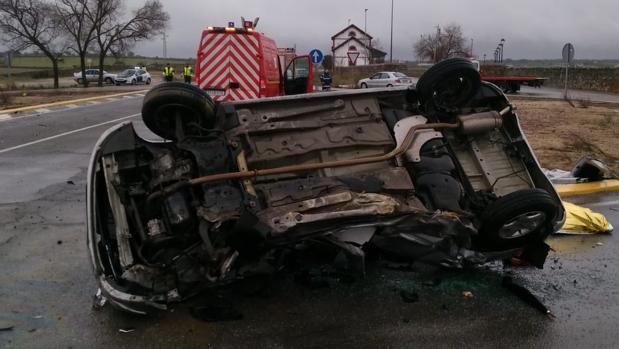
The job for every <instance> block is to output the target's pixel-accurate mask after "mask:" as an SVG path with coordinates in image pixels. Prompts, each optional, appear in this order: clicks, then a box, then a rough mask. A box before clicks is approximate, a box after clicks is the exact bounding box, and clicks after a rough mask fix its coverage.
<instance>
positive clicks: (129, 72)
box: [114, 68, 152, 85]
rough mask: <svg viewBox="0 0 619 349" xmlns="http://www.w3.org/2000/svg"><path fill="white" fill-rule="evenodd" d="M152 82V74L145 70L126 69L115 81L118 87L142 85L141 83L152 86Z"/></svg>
mask: <svg viewBox="0 0 619 349" xmlns="http://www.w3.org/2000/svg"><path fill="white" fill-rule="evenodd" d="M151 81H152V80H151V77H150V73H149V72H147V71H146V69H144V68H140V69H135V68H133V69H125V70H123V71H122V72H121V73H119V74H118V75H116V79H115V80H114V82H115V83H116V85H122V84H129V85H136V84H141V83H143V84H146V85H150V83H151Z"/></svg>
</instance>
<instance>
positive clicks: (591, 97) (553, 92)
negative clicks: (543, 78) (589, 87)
mask: <svg viewBox="0 0 619 349" xmlns="http://www.w3.org/2000/svg"><path fill="white" fill-rule="evenodd" d="M563 93H564V91H563V89H560V88H553V87H541V88H535V87H529V86H522V87H521V90H520V92H518V93H517V94H515V95H516V96H527V97H537V98H552V99H563ZM568 96H569V97H570V98H571V99H573V100H585V101H591V102H605V103H619V94H616V93H606V92H596V91H584V90H569V93H568Z"/></svg>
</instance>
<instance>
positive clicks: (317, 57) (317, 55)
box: [309, 48, 325, 64]
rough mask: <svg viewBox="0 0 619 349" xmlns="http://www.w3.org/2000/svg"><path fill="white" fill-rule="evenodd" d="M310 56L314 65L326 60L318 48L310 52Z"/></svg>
mask: <svg viewBox="0 0 619 349" xmlns="http://www.w3.org/2000/svg"><path fill="white" fill-rule="evenodd" d="M309 56H310V59H311V60H312V63H314V64H320V63H322V60H323V59H324V58H325V56H324V55H323V54H322V51H320V50H319V49H317V48H315V49H313V50H311V51H310V52H309Z"/></svg>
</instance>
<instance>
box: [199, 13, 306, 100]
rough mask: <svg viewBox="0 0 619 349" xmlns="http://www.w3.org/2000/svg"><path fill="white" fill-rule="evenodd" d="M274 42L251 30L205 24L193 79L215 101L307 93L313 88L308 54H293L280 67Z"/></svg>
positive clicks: (231, 25) (248, 25) (246, 23)
mask: <svg viewBox="0 0 619 349" xmlns="http://www.w3.org/2000/svg"><path fill="white" fill-rule="evenodd" d="M282 68H283V67H282V63H281V61H280V59H279V57H278V49H277V45H276V44H275V41H274V40H273V39H271V38H269V37H267V36H266V35H264V34H261V33H259V32H257V31H256V30H254V29H253V26H252V22H244V23H243V28H236V27H234V24H233V23H229V26H227V27H208V28H207V29H206V30H204V31H203V32H202V38H201V40H200V46H199V48H198V59H197V60H196V69H195V72H196V74H195V79H196V83H197V84H198V86H199V87H200V88H202V89H204V90H205V91H206V92H207V93H208V94H209V95H210V96H211V97H212V98H213V99H214V100H215V101H236V100H247V99H254V98H260V97H273V96H281V95H293V94H301V93H309V92H312V91H313V90H314V85H313V78H312V77H313V70H312V62H311V58H310V57H309V56H307V55H306V56H297V57H294V58H293V59H292V60H291V61H290V63H289V64H288V66H287V67H286V69H282Z"/></svg>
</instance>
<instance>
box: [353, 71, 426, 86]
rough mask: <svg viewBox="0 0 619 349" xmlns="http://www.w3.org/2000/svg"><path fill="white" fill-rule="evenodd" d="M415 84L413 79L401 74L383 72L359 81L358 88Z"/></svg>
mask: <svg viewBox="0 0 619 349" xmlns="http://www.w3.org/2000/svg"><path fill="white" fill-rule="evenodd" d="M413 82H414V81H413V79H412V78H410V77H408V76H406V75H405V74H402V73H400V72H395V71H383V72H378V73H376V74H374V75H372V76H370V77H369V78H365V79H361V80H359V82H358V83H357V86H359V87H360V88H369V87H393V86H410V85H411V84H412V83H413Z"/></svg>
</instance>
